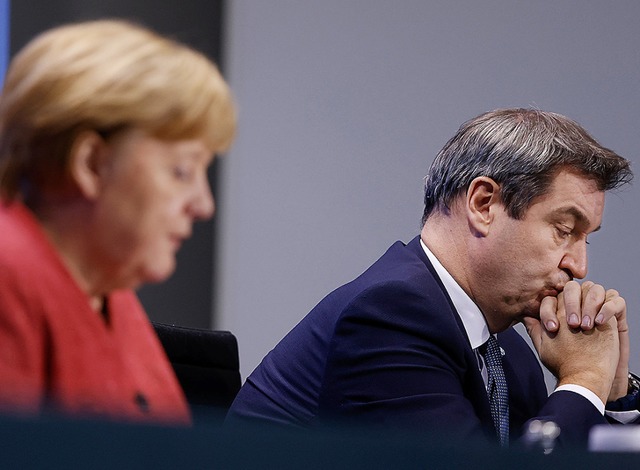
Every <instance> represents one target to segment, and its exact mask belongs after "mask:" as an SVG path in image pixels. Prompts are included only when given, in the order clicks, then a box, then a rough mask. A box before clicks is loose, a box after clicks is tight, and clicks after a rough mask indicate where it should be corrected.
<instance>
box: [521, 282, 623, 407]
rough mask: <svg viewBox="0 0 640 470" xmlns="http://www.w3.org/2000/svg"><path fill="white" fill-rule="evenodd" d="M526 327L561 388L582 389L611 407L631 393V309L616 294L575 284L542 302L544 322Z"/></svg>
mask: <svg viewBox="0 0 640 470" xmlns="http://www.w3.org/2000/svg"><path fill="white" fill-rule="evenodd" d="M524 323H525V326H526V327H527V332H528V333H529V336H530V337H531V339H532V341H533V344H534V346H535V348H536V350H537V351H538V354H539V356H540V360H541V361H542V363H543V364H544V365H545V366H546V367H547V368H548V369H549V370H550V371H551V372H552V373H553V374H554V375H555V376H556V378H557V379H558V385H563V384H570V383H571V384H576V385H582V386H584V387H586V388H588V389H589V390H591V391H592V392H594V393H595V394H596V395H598V396H599V397H600V399H601V400H602V401H603V402H605V403H606V402H607V401H613V400H616V399H618V398H620V397H622V396H624V395H626V394H627V384H628V372H629V330H628V325H627V307H626V302H625V301H624V299H623V298H622V297H620V294H619V293H618V292H617V291H616V290H614V289H609V290H605V289H604V287H602V286H601V285H599V284H594V283H593V282H591V281H585V282H584V283H582V284H579V283H578V282H576V281H570V282H568V283H567V285H566V286H565V288H564V291H563V292H561V293H560V294H559V295H558V297H557V298H556V297H545V298H544V299H543V300H542V302H541V305H540V320H539V321H538V320H536V319H533V318H526V319H525V321H524Z"/></svg>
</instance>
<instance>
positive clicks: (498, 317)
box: [475, 170, 604, 330]
mask: <svg viewBox="0 0 640 470" xmlns="http://www.w3.org/2000/svg"><path fill="white" fill-rule="evenodd" d="M603 210H604V192H603V191H600V190H598V188H597V185H596V183H595V182H594V181H593V180H591V179H587V178H585V177H584V176H581V175H580V174H578V173H576V172H572V171H569V170H561V171H560V172H559V173H558V174H557V176H556V177H555V179H554V180H553V182H552V184H551V187H550V188H549V191H548V192H547V193H546V194H544V195H542V196H540V197H538V198H536V199H535V200H534V202H533V204H532V205H531V206H530V207H529V209H528V210H527V211H526V213H525V215H524V217H523V218H522V219H521V220H515V219H512V218H510V217H509V216H508V214H507V213H506V212H505V211H504V207H503V206H502V205H501V204H498V207H497V211H496V213H495V218H494V220H493V222H492V224H491V227H490V231H489V234H488V235H487V238H486V241H485V243H486V245H485V248H486V251H485V253H484V254H483V255H482V256H481V259H482V263H481V270H480V272H478V273H477V276H476V278H477V280H478V283H479V284H478V288H477V289H475V290H476V293H478V294H479V295H477V301H478V303H479V305H480V308H481V310H482V311H483V313H484V314H485V317H487V321H488V323H489V324H490V326H491V327H492V329H494V330H500V329H504V328H506V327H507V326H509V325H510V324H512V323H514V322H517V321H519V320H521V319H522V318H523V317H525V316H531V317H535V318H538V316H539V310H540V302H541V301H542V299H543V298H544V297H546V296H549V295H553V296H555V295H557V294H558V293H559V292H560V291H562V289H564V285H565V284H566V283H567V282H568V281H569V280H571V279H572V278H578V279H582V278H584V277H585V276H586V275H587V235H589V234H590V233H591V232H593V231H595V230H597V229H598V228H599V227H600V223H601V220H602V212H603Z"/></svg>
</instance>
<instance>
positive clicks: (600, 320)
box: [596, 313, 604, 325]
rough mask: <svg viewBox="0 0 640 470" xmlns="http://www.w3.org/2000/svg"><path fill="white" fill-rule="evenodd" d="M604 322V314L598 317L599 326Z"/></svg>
mask: <svg viewBox="0 0 640 470" xmlns="http://www.w3.org/2000/svg"><path fill="white" fill-rule="evenodd" d="M603 321H604V315H603V314H601V313H600V314H598V316H597V317H596V323H597V324H598V325H599V324H600V323H602V322H603Z"/></svg>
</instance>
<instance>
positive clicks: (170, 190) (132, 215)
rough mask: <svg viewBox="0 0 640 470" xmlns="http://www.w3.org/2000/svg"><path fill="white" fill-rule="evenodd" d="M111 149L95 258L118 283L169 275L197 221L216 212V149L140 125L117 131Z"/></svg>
mask: <svg viewBox="0 0 640 470" xmlns="http://www.w3.org/2000/svg"><path fill="white" fill-rule="evenodd" d="M104 150H105V153H104V154H103V157H104V158H102V164H101V165H100V166H99V170H98V173H97V174H98V180H99V191H98V193H97V194H98V195H97V196H96V198H95V200H94V203H95V206H94V209H95V210H94V211H93V216H92V222H93V223H92V225H91V227H92V230H91V233H92V234H93V236H94V237H95V239H94V242H93V243H91V246H92V251H93V253H92V257H93V258H94V263H96V264H97V265H98V266H100V267H101V268H103V270H104V272H103V275H104V276H105V278H106V280H108V283H109V284H112V285H113V286H114V287H115V286H117V287H119V288H123V287H124V288H135V287H137V286H139V285H140V284H141V283H144V282H159V281H163V280H165V279H166V278H167V277H168V276H169V275H171V273H172V272H173V271H174V269H175V264H176V256H175V255H176V252H177V251H178V249H179V248H180V245H181V244H182V242H183V241H184V240H185V239H187V238H189V237H190V236H191V231H192V225H193V222H194V221H195V220H198V219H208V218H210V217H211V216H212V215H213V212H214V201H213V197H212V195H211V190H210V188H209V182H208V179H207V168H208V166H209V164H210V163H211V161H212V159H213V155H212V152H211V151H210V149H208V148H207V147H206V146H205V144H204V143H203V142H202V141H200V140H197V139H194V140H179V141H163V140H159V139H156V138H153V137H150V136H148V135H147V134H145V133H143V132H141V131H138V130H132V131H126V132H124V133H122V134H121V135H117V136H115V137H114V138H112V139H111V140H109V141H108V142H106V145H105V149H104Z"/></svg>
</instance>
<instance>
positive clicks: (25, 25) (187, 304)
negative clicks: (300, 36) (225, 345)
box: [10, 0, 225, 328]
mask: <svg viewBox="0 0 640 470" xmlns="http://www.w3.org/2000/svg"><path fill="white" fill-rule="evenodd" d="M224 11H225V9H224V1H223V0H188V1H184V0H182V1H181V0H162V1H161V2H158V1H144V0H76V1H73V0H29V1H23V0H17V1H13V2H11V24H10V53H11V55H12V56H13V54H15V52H16V51H17V50H18V49H20V48H21V47H22V46H23V45H24V44H26V42H28V40H29V39H30V38H32V37H33V36H34V35H36V34H37V33H39V32H40V31H43V30H45V29H48V28H50V27H52V26H56V25H59V24H63V23H68V22H71V21H81V20H89V19H98V18H105V17H118V18H126V19H129V20H132V21H135V22H138V23H141V24H143V25H146V26H148V27H151V28H153V29H155V30H156V31H159V32H161V33H164V34H167V35H169V36H171V37H174V38H176V39H178V40H180V41H182V42H185V43H187V44H189V45H191V46H193V47H194V48H196V49H198V50H200V51H202V52H203V53H205V54H207V55H208V56H209V57H211V58H212V59H213V60H214V61H215V62H216V63H217V64H218V65H220V67H221V68H223V67H222V66H223V64H222V60H223V57H222V37H223V31H222V27H223V23H224V22H223V16H224ZM216 175H217V171H216V164H215V163H214V164H213V165H212V167H211V169H210V172H209V178H210V181H211V183H212V189H213V194H214V197H215V196H216V184H215V182H216ZM214 238H215V226H214V222H213V221H208V222H200V223H197V224H196V225H195V226H194V232H193V237H192V238H191V239H190V240H189V241H187V242H186V243H185V244H184V245H183V247H182V249H181V250H180V252H179V253H178V267H177V270H176V272H175V273H174V275H173V276H172V277H171V278H170V279H169V280H168V281H166V282H164V283H162V284H156V285H147V286H144V287H143V288H142V289H140V291H139V294H140V298H141V300H142V303H143V304H144V306H145V308H146V310H147V313H148V314H149V317H150V318H151V319H152V320H155V321H161V322H166V323H175V324H178V325H184V326H192V327H199V328H209V327H211V325H212V319H213V295H214V292H213V286H214V279H213V277H214V270H213V263H214V262H215V260H214V250H213V245H214V241H215V240H214Z"/></svg>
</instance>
